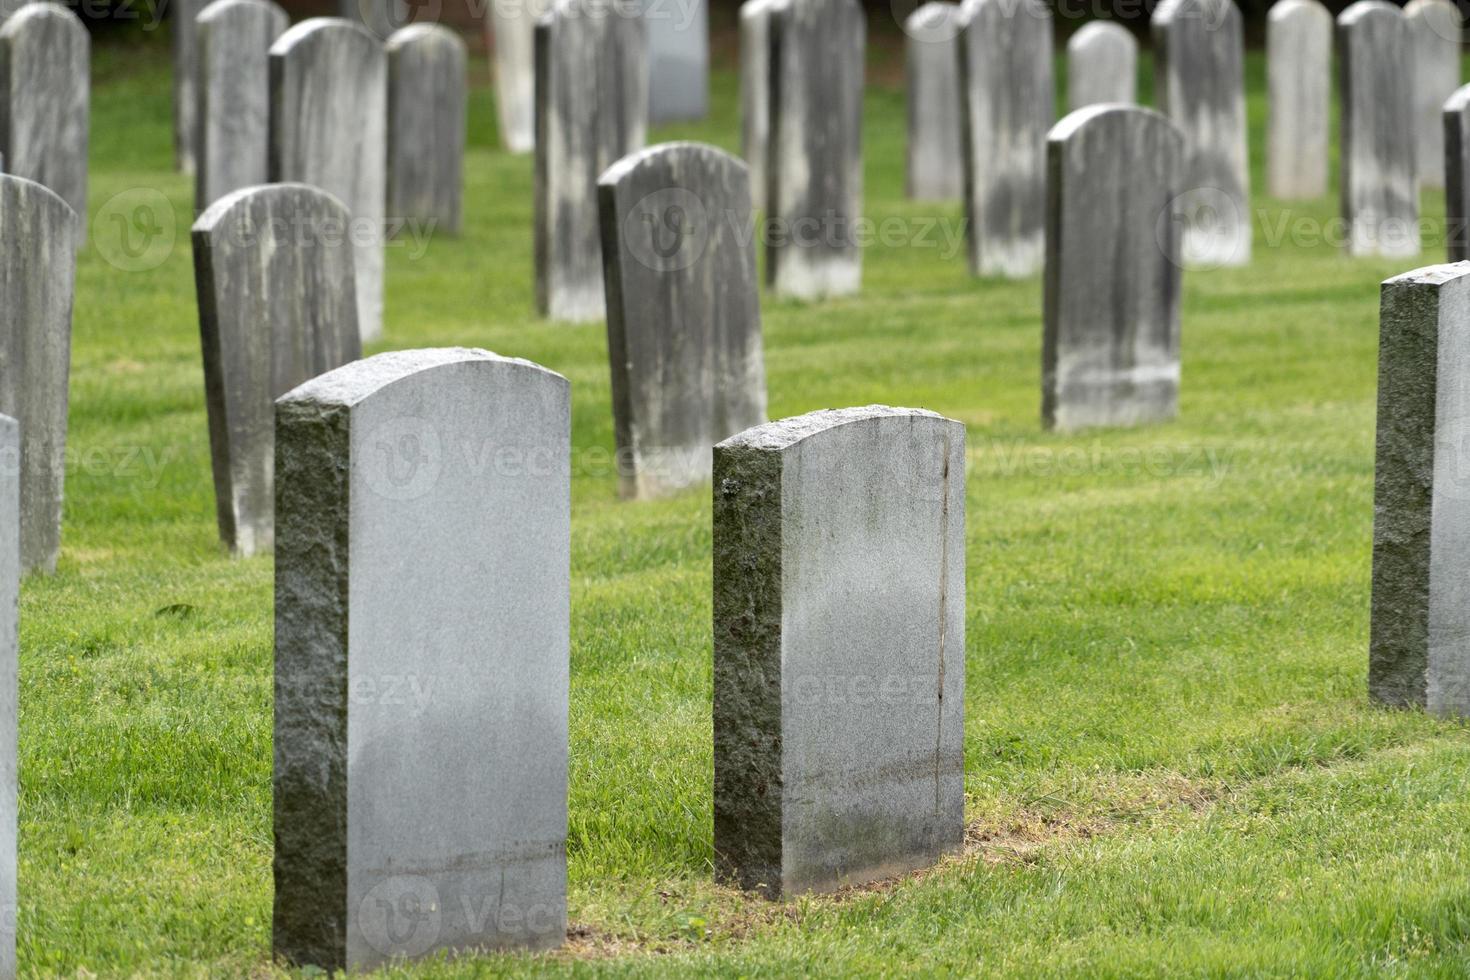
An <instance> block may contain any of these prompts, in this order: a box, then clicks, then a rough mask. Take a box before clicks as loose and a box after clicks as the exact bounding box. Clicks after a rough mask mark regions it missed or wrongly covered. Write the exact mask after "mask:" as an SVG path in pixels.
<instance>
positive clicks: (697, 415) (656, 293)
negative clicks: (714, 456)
mask: <svg viewBox="0 0 1470 980" xmlns="http://www.w3.org/2000/svg"><path fill="white" fill-rule="evenodd" d="M598 195H599V199H600V204H601V212H602V257H603V261H604V263H605V264H606V281H607V344H608V360H609V362H610V363H611V367H612V396H613V423H614V425H613V428H614V431H615V433H616V436H617V447H618V472H619V483H620V487H621V492H622V494H623V496H624V497H633V498H649V497H658V496H662V495H664V494H667V493H671V492H674V491H677V490H681V489H683V488H685V487H688V486H691V485H693V484H695V483H700V482H705V481H707V480H708V479H709V475H710V447H711V446H713V445H714V444H715V443H716V442H719V441H720V440H721V439H724V438H726V437H727V436H730V435H733V434H735V433H737V432H740V431H742V430H744V429H748V428H750V427H751V426H753V425H759V424H760V423H762V422H764V421H765V420H766V372H765V361H764V358H763V356H762V348H761V314H760V287H759V284H758V282H757V280H756V272H755V245H754V242H753V240H752V236H751V231H752V229H753V220H754V215H753V214H752V212H751V207H750V178H749V173H748V171H747V170H746V167H745V164H743V163H741V162H740V161H739V160H737V159H735V158H734V157H732V156H730V155H729V154H727V153H725V152H723V151H721V150H717V149H715V148H714V147H712V146H704V145H702V144H699V143H666V144H664V145H662V146H655V147H651V148H650V149H647V150H644V151H642V152H641V153H635V154H633V155H631V156H628V157H625V158H624V159H623V160H621V161H619V162H618V163H617V164H614V165H613V166H612V167H611V168H609V169H608V171H607V172H606V173H604V174H603V175H602V178H601V180H599V182H598Z"/></svg>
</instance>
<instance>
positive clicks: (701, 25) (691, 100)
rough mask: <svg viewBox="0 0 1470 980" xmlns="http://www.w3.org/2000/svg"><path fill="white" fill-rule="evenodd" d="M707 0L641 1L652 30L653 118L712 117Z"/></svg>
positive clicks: (650, 91) (655, 120) (650, 81)
mask: <svg viewBox="0 0 1470 980" xmlns="http://www.w3.org/2000/svg"><path fill="white" fill-rule="evenodd" d="M707 2H708V0H639V4H640V6H641V7H642V10H643V20H644V21H645V22H646V23H647V25H648V119H649V122H653V123H665V122H678V121H687V120H691V119H703V118H704V117H705V116H706V115H707V114H708V113H709V9H708V7H707Z"/></svg>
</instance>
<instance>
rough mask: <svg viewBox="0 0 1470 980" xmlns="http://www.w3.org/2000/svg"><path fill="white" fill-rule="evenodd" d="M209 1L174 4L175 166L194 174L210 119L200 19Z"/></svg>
mask: <svg viewBox="0 0 1470 980" xmlns="http://www.w3.org/2000/svg"><path fill="white" fill-rule="evenodd" d="M208 6H209V0H174V2H173V3H171V4H170V7H171V10H170V13H171V14H172V16H173V26H172V28H171V30H172V32H173V59H174V61H173V66H174V166H175V167H176V168H177V169H178V170H179V171H180V172H182V173H186V174H192V173H194V168H195V166H196V165H197V162H198V161H197V160H196V154H197V153H198V145H199V131H198V127H199V123H200V121H201V120H204V119H207V118H208V117H207V116H204V115H201V114H200V111H199V110H200V106H199V28H198V24H199V15H200V14H201V13H203V11H204V10H205V9H206V8H207V7H208Z"/></svg>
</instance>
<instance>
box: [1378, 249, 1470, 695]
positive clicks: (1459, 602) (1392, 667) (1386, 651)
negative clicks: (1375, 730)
mask: <svg viewBox="0 0 1470 980" xmlns="http://www.w3.org/2000/svg"><path fill="white" fill-rule="evenodd" d="M1467 363H1470V264H1467V263H1464V262H1459V263H1455V264H1453V265H1438V266H1429V267H1428V268H1424V269H1418V270H1416V271H1414V272H1410V273H1408V274H1406V275H1402V276H1397V277H1395V278H1393V279H1389V280H1388V281H1387V282H1385V283H1384V284H1383V290H1382V297H1381V305H1380V308H1379V339H1378V445H1377V460H1376V464H1375V467H1374V489H1373V613H1372V626H1371V630H1370V635H1371V639H1370V643H1369V658H1368V693H1369V694H1370V695H1371V696H1372V698H1373V699H1374V700H1375V701H1379V702H1381V703H1384V704H1390V705H1418V706H1423V707H1427V708H1428V709H1429V710H1430V711H1434V712H1437V713H1441V714H1450V715H1460V716H1463V715H1467V714H1470V575H1467V574H1466V572H1467V567H1466V565H1467V560H1470V478H1467V471H1466V469H1465V465H1464V464H1465V460H1464V454H1465V447H1466V446H1467V445H1470V383H1467V375H1466V367H1465V366H1466V364H1467Z"/></svg>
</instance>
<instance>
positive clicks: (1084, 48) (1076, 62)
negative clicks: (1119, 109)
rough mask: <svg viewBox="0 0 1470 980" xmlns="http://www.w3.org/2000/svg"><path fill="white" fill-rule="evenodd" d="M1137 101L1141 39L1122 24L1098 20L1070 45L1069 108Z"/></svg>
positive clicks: (1068, 63) (1083, 28)
mask: <svg viewBox="0 0 1470 980" xmlns="http://www.w3.org/2000/svg"><path fill="white" fill-rule="evenodd" d="M1137 101H1138V39H1137V38H1135V37H1134V36H1133V32H1132V31H1130V30H1128V28H1126V27H1124V26H1123V25H1122V24H1115V23H1113V22H1112V21H1110V20H1095V21H1093V22H1091V23H1090V24H1087V25H1085V26H1083V27H1082V28H1081V29H1080V30H1079V31H1077V33H1076V34H1073V35H1072V36H1071V38H1070V39H1068V41H1067V106H1068V108H1070V109H1071V110H1072V111H1073V112H1075V111H1077V110H1078V109H1082V108H1085V107H1086V106H1090V105H1097V104H1098V103H1103V102H1124V103H1128V104H1129V105H1132V104H1133V103H1135V102H1137Z"/></svg>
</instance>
